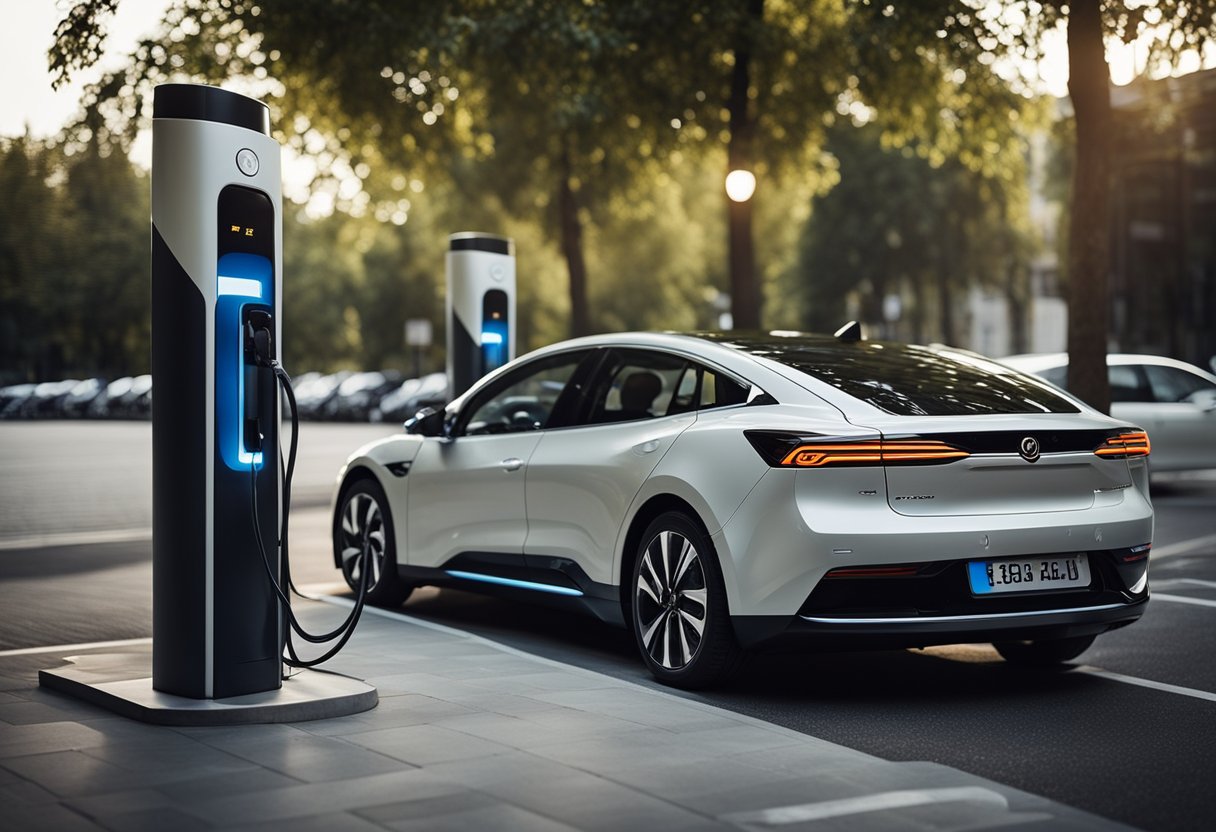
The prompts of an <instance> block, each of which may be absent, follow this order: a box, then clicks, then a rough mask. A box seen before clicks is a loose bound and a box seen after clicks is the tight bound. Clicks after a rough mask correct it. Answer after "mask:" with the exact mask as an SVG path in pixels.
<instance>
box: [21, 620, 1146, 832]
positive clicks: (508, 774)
mask: <svg viewBox="0 0 1216 832" xmlns="http://www.w3.org/2000/svg"><path fill="white" fill-rule="evenodd" d="M301 607H302V618H303V620H304V622H305V624H306V626H309V627H310V629H319V628H321V627H323V626H325V625H327V624H328V623H329V622H330V621H331V620H333V619H335V618H337V617H340V616H341V615H342V614H344V613H345V609H335V608H333V607H330V606H327V605H321V604H303V605H301ZM369 612H372V613H373V614H368V615H365V616H364V618H363V621H362V622H361V623H360V625H359V630H358V632H357V633H356V635H355V636H354V638H353V639H352V640H351V642H350V643H349V644H348V645H347V648H346V649H345V650H344V651H343V653H342V654H341V655H340V656H339V657H338V658H337V659H335V660H334V661H333V662H332V663H331V664H330V669H331V670H334V671H339V672H342V673H346V674H348V675H351V676H355V677H358V678H362V679H366V680H367V681H368V682H370V683H372V684H374V685H375V686H376V687H377V688H378V689H379V692H380V697H381V698H380V704H379V706H378V707H377V708H375V709H373V710H371V711H368V712H366V713H363V714H358V715H356V716H351V717H344V718H341V719H334V720H322V721H317V722H300V723H292V724H279V725H253V726H239V727H226V728H163V727H154V726H149V725H144V724H142V723H137V722H131V721H128V720H125V719H123V718H121V717H116V716H113V715H111V714H109V713H108V712H106V711H102V710H99V709H97V708H94V707H92V706H89V705H86V704H82V703H79V702H77V701H75V700H73V699H71V698H69V697H66V696H64V695H61V694H57V693H54V692H51V691H45V690H41V689H39V688H38V687H37V681H36V680H37V672H38V670H39V669H41V668H45V667H54V666H56V665H57V664H58V663H59V662H60V660H61V659H62V658H63V657H64V656H66V655H69V654H70V652H68V653H44V654H37V655H22V656H8V657H0V829H5V830H7V829H13V830H40V829H48V830H64V832H68V831H69V830H94V829H111V830H145V829H146V830H172V832H189V830H195V829H211V828H220V829H228V830H232V829H277V828H289V829H291V830H293V832H309V831H310V830H325V832H342V831H343V830H377V829H395V830H420V829H428V830H479V832H480V830H529V832H531V830H537V832H549V831H550V830H552V831H553V832H556V831H557V830H570V829H586V830H631V832H648V830H660V829H661V830H673V832H674V830H702V829H705V830H708V829H740V828H743V829H783V830H798V829H815V830H845V829H848V830H858V829H861V830H881V831H882V832H886V830H964V829H989V828H996V827H1000V828H1002V829H1034V830H1093V829H1117V828H1125V827H1119V826H1117V825H1116V824H1114V823H1113V822H1111V821H1107V820H1105V819H1103V818H1098V817H1096V816H1093V815H1088V814H1085V813H1082V812H1080V811H1077V810H1074V809H1071V808H1068V807H1065V806H1062V805H1060V804H1058V803H1053V802H1051V801H1048V800H1046V799H1043V798H1040V797H1036V796H1034V795H1030V794H1027V793H1025V792H1020V791H1017V790H1016V789H1011V788H1008V787H1006V786H1002V785H999V784H996V783H993V782H991V781H987V780H983V779H981V778H978V777H973V776H971V775H968V774H965V773H963V772H960V771H956V770H954V769H951V768H948V767H945V766H941V765H936V764H933V763H921V762H912V763H907V762H905V763H893V762H887V761H884V760H881V759H879V758H876V757H872V756H869V755H866V754H862V753H860V752H857V751H853V750H851V749H848V748H844V747H842V746H838V745H834V744H832V743H828V742H824V741H822V740H819V739H816V738H814V737H810V736H806V735H804V734H799V733H796V732H793V731H789V730H787V729H784V728H779V727H776V726H773V725H770V724H768V723H765V722H761V721H759V720H755V719H752V718H750V717H744V716H740V715H737V714H734V713H731V712H729V711H725V710H722V709H719V708H716V707H711V706H708V705H703V704H700V703H697V702H692V701H688V700H685V699H681V698H679V697H676V696H672V695H669V694H665V693H659V692H655V691H652V690H649V689H646V688H643V687H640V686H638V685H634V684H631V683H628V682H623V681H620V680H617V679H613V678H611V677H608V676H604V675H601V674H598V673H594V672H591V671H586V670H581V669H578V668H572V667H568V666H565V665H561V664H558V663H556V662H552V661H549V660H546V659H540V658H536V657H533V656H529V655H526V654H523V653H520V652H518V651H516V650H513V649H511V648H508V647H503V646H500V645H497V644H494V643H492V642H490V641H487V640H485V639H482V638H479V637H476V636H470V635H467V634H465V633H461V632H458V631H455V630H451V629H449V628H446V627H442V626H439V625H435V624H431V623H429V622H420V621H416V620H412V619H408V618H406V617H405V616H402V615H397V614H383V613H380V612H379V611H369ZM131 649H133V650H140V649H142V650H147V649H150V648H149V647H147V646H137V647H133V648H131ZM113 650H114V648H109V649H108V651H107V650H106V649H101V650H96V651H93V652H113ZM75 652H76V653H79V652H80V651H75Z"/></svg>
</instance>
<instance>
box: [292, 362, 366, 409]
mask: <svg viewBox="0 0 1216 832" xmlns="http://www.w3.org/2000/svg"><path fill="white" fill-rule="evenodd" d="M351 375H353V374H352V373H351V371H350V370H342V371H340V372H337V373H330V374H329V375H325V376H317V377H315V378H312V379H309V380H306V381H303V382H301V383H300V384H298V385H297V386H295V387H294V388H293V389H294V391H295V395H296V407H297V408H299V411H300V418H301V419H319V418H321V410H322V408H323V407H324V406H325V403H326V402H328V401H329V400H330V399H331V398H333V397H334V396H336V395H337V394H338V387H339V386H340V385H341V384H342V382H344V381H346V379H347V378H349V377H350V376H351Z"/></svg>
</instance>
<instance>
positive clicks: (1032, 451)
mask: <svg viewBox="0 0 1216 832" xmlns="http://www.w3.org/2000/svg"><path fill="white" fill-rule="evenodd" d="M1018 453H1019V454H1021V455H1022V459H1024V460H1026V461H1027V462H1037V461H1038V459H1039V440H1037V439H1035V438H1034V437H1033V436H1024V437H1022V441H1021V443H1020V444H1019V445H1018Z"/></svg>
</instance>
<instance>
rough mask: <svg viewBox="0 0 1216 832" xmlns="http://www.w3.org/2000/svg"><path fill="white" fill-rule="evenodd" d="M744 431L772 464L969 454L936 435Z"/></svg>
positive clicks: (916, 461)
mask: <svg viewBox="0 0 1216 832" xmlns="http://www.w3.org/2000/svg"><path fill="white" fill-rule="evenodd" d="M744 434H745V435H746V436H747V438H748V441H750V442H751V443H752V447H754V448H755V449H756V451H757V452H758V453H759V454H760V456H761V457H763V458H764V461H765V462H767V463H768V464H769V465H772V466H773V467H774V468H827V467H834V466H857V465H936V464H941V463H947V462H954V461H955V460H959V459H964V458H966V457H968V456H970V454H969V453H968V452H967V451H964V450H961V449H959V448H956V447H954V446H953V445H948V444H946V443H945V442H940V441H938V440H936V439H882V438H880V437H869V436H867V437H841V436H805V435H798V434H790V433H778V432H775V431H758V430H756V431H753V430H749V431H744Z"/></svg>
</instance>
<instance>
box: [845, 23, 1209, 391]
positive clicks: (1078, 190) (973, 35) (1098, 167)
mask: <svg viewBox="0 0 1216 832" xmlns="http://www.w3.org/2000/svg"><path fill="white" fill-rule="evenodd" d="M856 8H857V10H858V11H859V16H858V20H859V21H861V22H862V24H863V25H865V22H867V21H868V22H870V23H873V24H875V25H876V26H879V27H882V28H884V29H885V31H886V32H887V33H888V34H891V35H893V36H894V39H888V42H889V43H890V42H899V43H904V44H907V45H911V44H920V45H922V46H923V45H924V44H937V45H938V48H939V49H940V50H942V51H943V52H944V53H945V54H947V55H950V56H953V58H954V59H955V60H957V59H958V56H973V57H975V59H976V60H981V59H982V60H983V61H984V62H985V63H987V64H992V63H993V62H994V61H997V60H1000V59H1005V60H1010V59H1012V60H1013V61H1018V62H1022V63H1023V64H1026V63H1033V61H1034V60H1035V59H1037V58H1038V57H1039V56H1040V55H1041V51H1042V43H1043V39H1044V36H1045V35H1046V34H1047V33H1048V32H1051V31H1053V30H1055V29H1056V28H1057V27H1060V26H1063V27H1065V28H1066V31H1067V39H1068V62H1069V83H1068V89H1069V98H1070V99H1071V100H1072V105H1073V110H1074V113H1075V136H1076V148H1075V149H1076V153H1075V159H1076V163H1075V165H1074V167H1073V180H1072V200H1071V209H1070V210H1071V216H1070V218H1069V223H1068V232H1069V239H1068V257H1067V279H1068V297H1069V304H1068V352H1069V368H1068V387H1069V389H1070V390H1071V391H1072V392H1073V393H1074V394H1076V395H1077V396H1079V397H1080V398H1081V399H1083V400H1084V401H1086V402H1087V403H1089V404H1090V405H1092V406H1093V407H1095V408H1098V409H1099V410H1103V411H1109V409H1110V389H1109V385H1108V383H1107V375H1106V349H1107V331H1108V323H1109V316H1110V303H1109V297H1108V291H1107V273H1108V258H1109V252H1110V247H1111V238H1110V216H1109V205H1108V195H1109V185H1110V155H1109V144H1108V143H1109V137H1110V121H1111V117H1110V69H1109V67H1108V65H1107V62H1106V53H1105V46H1106V43H1107V42H1108V41H1112V40H1121V41H1124V42H1131V41H1133V40H1137V39H1141V38H1144V39H1147V40H1148V41H1149V42H1150V46H1151V60H1150V65H1151V66H1152V67H1153V68H1154V69H1163V68H1164V69H1168V68H1169V67H1171V66H1173V65H1176V62H1177V60H1178V58H1179V57H1180V56H1181V55H1182V54H1183V53H1184V52H1185V51H1186V50H1188V49H1192V50H1201V49H1202V47H1203V45H1204V44H1206V43H1209V42H1211V41H1212V40H1213V38H1214V36H1216V2H1214V0H1159V2H1156V3H1153V4H1149V3H1144V2H1134V0H1133V2H1119V0H1069V2H1065V1H1064V0H1009V2H1003V3H980V2H979V0H968V2H966V3H959V2H957V0H906V2H902V3H888V4H885V5H883V4H871V3H869V2H863V3H861V4H859V5H858V6H857V7H856ZM888 80H889V79H888ZM875 92H877V93H879V94H881V90H877V89H876V90H875Z"/></svg>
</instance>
